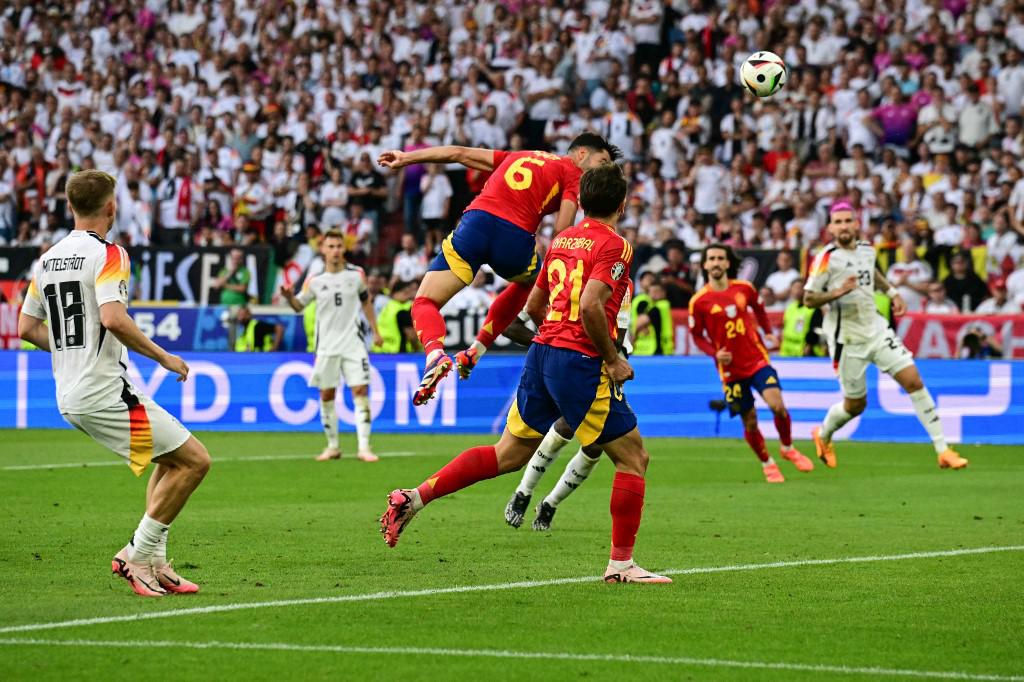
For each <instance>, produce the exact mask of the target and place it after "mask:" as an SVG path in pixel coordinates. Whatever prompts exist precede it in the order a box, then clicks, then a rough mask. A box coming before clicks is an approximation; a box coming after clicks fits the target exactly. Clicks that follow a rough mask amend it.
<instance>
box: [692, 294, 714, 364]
mask: <svg viewBox="0 0 1024 682" xmlns="http://www.w3.org/2000/svg"><path fill="white" fill-rule="evenodd" d="M690 336H692V337H693V342H694V343H695V344H697V348H700V349H701V351H703V352H704V354H705V355H710V356H711V357H715V353H716V352H717V350H716V349H715V347H714V345H712V343H711V342H710V341H708V338H707V336H705V334H704V315H703V313H701V312H700V309H699V308H698V307H697V305H696V304H694V305H691V306H690Z"/></svg>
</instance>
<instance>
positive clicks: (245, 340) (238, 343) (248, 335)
mask: <svg viewBox="0 0 1024 682" xmlns="http://www.w3.org/2000/svg"><path fill="white" fill-rule="evenodd" d="M273 347H274V337H273V336H271V335H269V334H268V335H267V336H265V337H264V338H263V348H260V350H261V351H263V352H267V351H269V350H270V349H271V348H273ZM255 350H256V320H255V319H252V320H249V324H247V325H245V331H244V332H242V333H241V334H239V335H238V338H237V339H235V352H236V353H252V352H254V351H255Z"/></svg>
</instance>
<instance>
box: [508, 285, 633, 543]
mask: <svg viewBox="0 0 1024 682" xmlns="http://www.w3.org/2000/svg"><path fill="white" fill-rule="evenodd" d="M632 306H633V283H632V282H630V283H629V287H628V288H627V289H626V293H625V294H624V295H623V297H622V303H621V304H620V305H619V314H618V317H617V318H616V320H615V326H616V330H617V332H618V333H617V335H616V338H615V343H616V345H617V346H618V348H619V355H620V356H622V357H623V358H624V359H628V358H629V354H630V353H632V352H633V344H632V343H630V341H629V325H630V321H631V315H632ZM523 330H525V333H524V331H523ZM510 334H511V335H512V336H510V338H512V340H513V341H516V342H517V343H522V344H523V345H524V346H525V345H529V344H530V343H531V342H532V335H533V332H531V331H530V330H529V328H528V327H526V325H525V324H523V323H522V320H516V321H514V322H513V323H512V324H511V325H510V326H509V328H508V329H506V330H505V336H509V335H510ZM572 439H573V432H572V428H571V427H570V426H569V423H568V422H566V421H565V417H562V418H560V419H559V420H558V421H556V422H555V423H554V424H552V425H551V428H550V429H548V432H547V433H546V434H544V439H543V440H542V441H541V442H540V445H539V446H538V447H537V451H536V452H535V453H533V457H531V458H530V461H529V462H528V463H527V464H526V466H525V467H523V477H522V479H521V480H520V481H519V486H518V487H516V491H515V493H513V494H512V499H510V500H509V501H508V504H506V505H505V523H507V524H508V525H510V526H512V527H513V528H519V526H521V525H522V524H523V519H524V518H525V516H526V510H527V508H528V507H529V506H530V498H531V497H533V491H534V489H535V488H536V487H537V484H538V483H540V479H541V478H542V477H543V476H544V474H545V473H547V470H548V467H549V466H551V465H552V464H553V463H554V461H555V460H556V459H558V454H559V453H560V452H561V451H562V448H564V447H565V446H566V445H567V444H568V443H569V441H571V440H572ZM602 452H603V450H602V449H601V446H600V445H596V444H593V445H587V446H580V449H579V450H577V451H576V454H575V455H574V456H573V458H572V459H570V460H569V463H568V464H566V465H565V471H563V472H562V477H561V478H560V479H558V483H556V484H555V487H554V488H552V489H551V492H549V493H548V494H547V496H546V497H545V498H544V499H543V500H541V502H540V504H538V505H537V509H536V512H537V516H536V517H535V518H534V519H533V524H532V525H531V527H532V528H533V529H534V530H539V531H546V530H551V521H552V520H553V519H554V518H555V512H556V511H557V510H558V505H559V504H560V503H561V502H563V501H565V498H567V497H569V495H571V494H572V492H573V491H574V490H576V489H577V488H579V487H580V486H581V485H583V482H584V481H586V480H587V478H589V476H590V474H591V472H593V471H594V467H596V466H597V463H598V462H600V461H601V453H602Z"/></svg>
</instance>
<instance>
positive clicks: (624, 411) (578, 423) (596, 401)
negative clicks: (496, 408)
mask: <svg viewBox="0 0 1024 682" xmlns="http://www.w3.org/2000/svg"><path fill="white" fill-rule="evenodd" d="M559 417H565V421H567V422H568V423H569V427H570V428H571V429H572V430H573V432H574V433H575V434H576V438H577V439H578V440H579V441H580V443H582V444H583V445H592V444H594V443H597V444H601V443H608V442H610V441H613V440H615V439H616V438H619V437H621V436H624V435H626V434H627V433H629V432H630V431H632V430H633V429H635V428H636V415H635V414H633V408H631V407H630V406H629V403H628V402H626V396H624V395H623V394H622V389H621V388H619V387H617V386H614V385H612V383H611V382H610V381H609V380H608V374H607V373H605V371H604V362H603V361H602V360H601V358H599V357H597V358H591V357H587V356H586V355H584V354H583V353H580V352H579V351H577V350H569V349H567V348H555V347H554V346H547V345H542V344H539V343H535V344H533V345H531V346H530V350H529V352H528V353H527V354H526V365H525V366H524V367H523V376H522V378H521V379H520V380H519V388H518V390H517V391H516V400H515V402H514V403H512V408H511V409H510V410H509V411H508V421H507V426H508V430H509V432H510V433H511V434H512V435H513V436H517V437H519V438H542V437H543V436H544V434H545V433H547V432H548V429H550V428H551V425H552V424H554V423H555V422H556V421H558V418H559Z"/></svg>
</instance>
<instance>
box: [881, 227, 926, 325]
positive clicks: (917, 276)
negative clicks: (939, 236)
mask: <svg viewBox="0 0 1024 682" xmlns="http://www.w3.org/2000/svg"><path fill="white" fill-rule="evenodd" d="M898 257H899V260H898V261H897V262H895V263H893V264H892V265H890V266H889V270H888V272H886V273H885V278H886V279H887V280H889V282H890V283H891V284H892V285H893V286H894V287H896V288H897V289H898V290H899V292H900V296H902V297H903V300H904V301H905V302H906V304H907V310H909V311H917V310H921V309H922V307H923V306H924V297H925V296H926V295H927V294H928V283H929V282H931V281H932V277H933V274H932V273H933V271H932V267H931V266H930V265H928V263H926V262H925V261H923V260H921V259H920V258H918V256H917V245H916V244H915V243H914V240H913V239H911V238H909V237H907V238H904V239H903V241H902V242H901V243H900V249H899V253H898Z"/></svg>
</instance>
